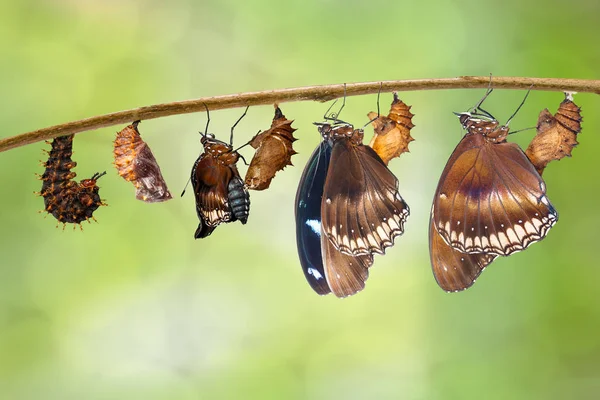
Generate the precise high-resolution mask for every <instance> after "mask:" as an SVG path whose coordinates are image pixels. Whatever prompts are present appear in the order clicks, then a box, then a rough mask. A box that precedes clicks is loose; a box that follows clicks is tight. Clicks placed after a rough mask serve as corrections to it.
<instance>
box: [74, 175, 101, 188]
mask: <svg viewBox="0 0 600 400" xmlns="http://www.w3.org/2000/svg"><path fill="white" fill-rule="evenodd" d="M104 175H106V171H104V172H102V173H99V172H96V173H95V174H94V175H92V177H91V178H90V179H82V180H81V182H80V183H79V184H80V185H81V187H83V188H94V187H95V186H96V181H97V180H98V179H100V178H101V177H102V176H104Z"/></svg>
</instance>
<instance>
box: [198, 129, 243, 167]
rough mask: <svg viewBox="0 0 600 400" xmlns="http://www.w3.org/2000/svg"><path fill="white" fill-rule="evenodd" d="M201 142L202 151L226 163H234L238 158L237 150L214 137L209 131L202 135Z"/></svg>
mask: <svg viewBox="0 0 600 400" xmlns="http://www.w3.org/2000/svg"><path fill="white" fill-rule="evenodd" d="M201 143H202V145H203V146H204V153H205V154H206V155H209V156H211V157H213V158H215V159H217V160H219V161H221V162H223V163H224V164H226V165H229V164H235V163H236V162H237V160H238V159H239V154H238V152H237V151H233V147H232V146H230V145H229V144H227V143H225V142H222V141H220V140H219V139H215V136H214V135H213V134H211V133H207V134H206V135H203V136H202V139H201Z"/></svg>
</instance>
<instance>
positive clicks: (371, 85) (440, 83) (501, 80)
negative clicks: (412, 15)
mask: <svg viewBox="0 0 600 400" xmlns="http://www.w3.org/2000/svg"><path fill="white" fill-rule="evenodd" d="M489 81H490V77H489V76H461V77H458V78H440V79H416V80H403V81H383V82H361V83H348V84H347V85H346V95H347V96H359V95H364V94H373V93H377V92H378V91H379V90H381V91H382V92H391V91H399V92H401V91H414V90H438V89H473V88H485V87H487V86H488V84H489ZM532 84H533V85H534V89H535V90H548V91H571V92H584V93H586V92H587V93H596V94H600V80H585V79H562V78H522V77H494V78H493V85H494V88H497V89H528V88H529V87H530V86H531V85H532ZM343 95H344V84H335V85H323V86H307V87H300V88H292V89H278V90H267V91H263V92H250V93H239V94H230V95H224V96H215V97H204V98H199V99H195V100H185V101H175V102H172V103H163V104H156V105H152V106H145V107H139V108H134V109H132V110H126V111H118V112H115V113H110V114H104V115H99V116H95V117H91V118H86V119H82V120H79V121H72V122H67V123H65V124H60V125H55V126H50V127H48V128H42V129H38V130H36V131H32V132H27V133H23V134H20V135H16V136H12V137H8V138H5V139H1V140H0V152H2V151H6V150H10V149H14V148H16V147H20V146H25V145H27V144H31V143H35V142H39V141H42V140H45V139H50V138H54V137H57V136H63V135H70V134H74V133H78V132H84V131H90V130H94V129H98V128H103V127H107V126H112V125H119V124H124V123H131V122H132V121H136V120H147V119H153V118H160V117H166V116H169V115H177V114H187V113H194V112H199V111H205V106H204V105H205V104H206V106H207V107H208V108H209V109H210V110H222V109H225V108H236V107H245V106H257V105H264V104H273V103H283V102H292V101H307V100H312V101H319V102H324V101H328V100H332V99H336V98H340V97H342V96H343Z"/></svg>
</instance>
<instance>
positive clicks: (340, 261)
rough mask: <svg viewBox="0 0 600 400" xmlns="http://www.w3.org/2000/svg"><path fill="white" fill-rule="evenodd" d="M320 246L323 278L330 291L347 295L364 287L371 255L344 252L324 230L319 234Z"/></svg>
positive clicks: (338, 295) (337, 294) (371, 263)
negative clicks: (352, 254)
mask: <svg viewBox="0 0 600 400" xmlns="http://www.w3.org/2000/svg"><path fill="white" fill-rule="evenodd" d="M321 246H322V247H321V253H322V255H323V265H324V266H325V278H326V279H327V283H328V284H329V287H330V288H331V292H332V293H333V294H335V295H336V296H337V297H347V296H351V295H353V294H355V293H357V292H360V291H361V290H362V289H364V287H365V281H366V280H367V278H368V277H369V267H370V266H371V265H373V256H372V255H370V254H369V255H363V256H351V255H347V254H344V253H342V252H341V251H339V250H338V249H336V248H335V246H334V245H333V243H331V241H330V240H329V239H328V237H327V235H325V233H324V232H322V234H321Z"/></svg>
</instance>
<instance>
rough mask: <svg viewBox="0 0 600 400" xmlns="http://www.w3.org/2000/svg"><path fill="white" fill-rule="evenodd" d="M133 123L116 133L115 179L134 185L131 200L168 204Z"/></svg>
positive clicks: (151, 156)
mask: <svg viewBox="0 0 600 400" xmlns="http://www.w3.org/2000/svg"><path fill="white" fill-rule="evenodd" d="M139 123H140V121H135V122H134V123H133V124H131V125H128V126H127V127H125V128H123V129H122V130H121V131H120V132H118V133H117V137H116V138H115V141H114V158H115V167H116V168H117V171H118V172H119V175H121V176H122V177H123V179H125V180H126V181H130V182H132V183H133V184H134V185H135V188H136V191H135V198H136V199H138V200H142V201H145V202H146V203H156V202H161V201H167V200H171V198H172V196H171V193H170V192H169V189H167V183H166V182H165V179H164V178H163V176H162V173H161V172H160V167H159V165H158V162H157V161H156V158H154V154H152V150H150V147H149V146H148V144H147V143H146V142H144V141H143V140H142V137H141V136H140V132H139V130H138V124H139Z"/></svg>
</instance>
